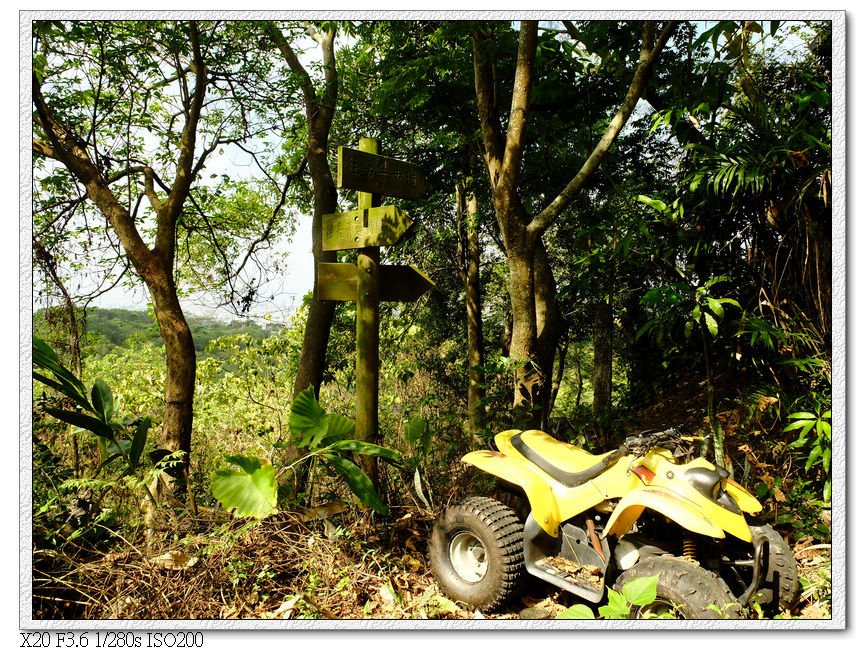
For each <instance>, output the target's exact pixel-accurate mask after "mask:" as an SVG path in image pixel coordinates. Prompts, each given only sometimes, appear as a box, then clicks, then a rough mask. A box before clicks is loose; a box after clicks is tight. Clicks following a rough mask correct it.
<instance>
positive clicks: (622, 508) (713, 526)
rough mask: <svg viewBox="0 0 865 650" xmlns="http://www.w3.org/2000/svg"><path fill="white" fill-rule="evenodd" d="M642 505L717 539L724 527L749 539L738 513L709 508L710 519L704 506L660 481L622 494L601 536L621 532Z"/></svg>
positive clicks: (637, 513) (636, 515)
mask: <svg viewBox="0 0 865 650" xmlns="http://www.w3.org/2000/svg"><path fill="white" fill-rule="evenodd" d="M646 508H650V509H651V510H655V511H656V512H659V513H661V514H662V515H664V516H665V517H667V518H669V519H672V520H673V521H675V522H676V523H677V524H679V525H680V526H682V528H685V529H686V530H690V531H692V532H694V533H697V534H699V535H706V536H708V537H717V538H719V539H720V538H723V537H725V531H726V532H727V533H730V534H732V535H735V536H736V537H738V538H739V539H742V540H744V541H746V542H750V541H751V530H750V529H749V528H748V524H747V523H746V522H745V518H744V517H742V515H740V514H735V513H733V512H730V511H728V510H724V509H723V508H721V507H720V506H719V507H717V508H712V513H711V514H712V518H711V519H710V518H709V517H708V516H707V515H706V509H705V507H704V506H702V505H700V504H697V503H695V502H693V501H691V500H689V499H686V498H684V497H683V496H682V495H681V494H679V493H677V492H674V491H673V490H670V489H668V488H665V487H663V486H660V485H646V486H643V487H640V488H637V489H635V490H633V491H631V492H629V493H628V494H626V495H625V496H623V497H622V499H621V501H619V504H618V505H617V506H616V509H615V510H613V513H612V514H611V515H610V519H609V521H608V522H607V525H606V527H605V528H604V532H603V536H604V537H606V536H607V535H616V536H621V535H624V534H625V533H627V532H628V531H629V530H630V529H631V526H633V525H634V523H636V521H637V519H639V518H640V515H642V514H643V510H645V509H646Z"/></svg>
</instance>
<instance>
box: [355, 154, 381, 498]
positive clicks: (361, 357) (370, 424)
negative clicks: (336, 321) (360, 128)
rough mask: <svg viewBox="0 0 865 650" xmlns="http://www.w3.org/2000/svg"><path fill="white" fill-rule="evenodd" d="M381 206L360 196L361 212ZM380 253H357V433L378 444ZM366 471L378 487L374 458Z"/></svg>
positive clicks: (365, 461) (366, 461) (374, 249)
mask: <svg viewBox="0 0 865 650" xmlns="http://www.w3.org/2000/svg"><path fill="white" fill-rule="evenodd" d="M358 148H359V149H360V150H361V151H364V152H367V153H371V154H377V153H378V140H376V139H373V138H361V139H360V143H359V147H358ZM380 204H381V199H380V195H378V194H371V193H369V192H358V193H357V207H358V210H361V211H363V210H368V209H369V208H373V207H378V206H379V205H380ZM379 262H380V252H379V248H378V246H371V247H368V248H360V249H358V252H357V270H358V276H357V366H356V381H357V394H356V406H355V427H356V428H355V433H356V435H357V438H358V440H366V441H369V442H374V443H378V442H379V440H378V376H379V368H378V363H379V356H378V345H379V287H380V269H379ZM361 462H362V468H363V470H364V471H365V472H366V473H367V475H368V476H369V477H370V479H371V480H372V482H373V484H374V485H376V486H378V473H377V471H376V464H375V458H374V457H373V456H362V457H361Z"/></svg>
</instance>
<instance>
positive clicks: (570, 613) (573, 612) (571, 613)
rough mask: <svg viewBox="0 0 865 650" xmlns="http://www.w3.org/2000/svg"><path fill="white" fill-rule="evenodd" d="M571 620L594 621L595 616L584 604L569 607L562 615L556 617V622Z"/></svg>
mask: <svg viewBox="0 0 865 650" xmlns="http://www.w3.org/2000/svg"><path fill="white" fill-rule="evenodd" d="M571 619H581V620H594V619H595V615H594V613H593V612H592V610H591V609H589V607H588V606H587V605H583V604H582V603H578V604H576V605H572V606H571V607H568V608H567V609H566V610H565V611H563V612H562V613H561V614H559V615H558V616H556V620H571Z"/></svg>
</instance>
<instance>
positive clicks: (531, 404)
mask: <svg viewBox="0 0 865 650" xmlns="http://www.w3.org/2000/svg"><path fill="white" fill-rule="evenodd" d="M533 266H534V250H533V249H532V248H531V247H529V246H526V245H525V244H524V245H523V246H518V245H515V244H512V245H511V246H510V248H509V250H508V267H509V268H510V288H509V291H510V296H511V312H512V313H513V316H514V323H513V330H512V333H511V348H510V357H511V360H512V361H513V362H514V363H515V364H516V367H515V368H514V401H513V408H514V418H515V420H516V421H517V422H520V424H519V426H523V427H537V426H540V422H541V419H542V418H541V410H542V402H541V394H542V391H541V385H542V383H543V380H544V378H543V376H542V375H541V374H540V370H541V368H540V366H539V364H538V363H537V359H538V357H537V343H538V331H537V316H536V309H535V290H534V268H533Z"/></svg>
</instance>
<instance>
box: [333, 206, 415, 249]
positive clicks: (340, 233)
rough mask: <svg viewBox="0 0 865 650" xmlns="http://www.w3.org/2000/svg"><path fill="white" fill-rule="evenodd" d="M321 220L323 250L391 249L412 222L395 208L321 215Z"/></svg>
mask: <svg viewBox="0 0 865 650" xmlns="http://www.w3.org/2000/svg"><path fill="white" fill-rule="evenodd" d="M321 220H322V221H321V227H322V237H321V241H322V246H321V247H322V250H326V251H341V250H347V249H352V248H367V247H369V246H391V245H393V244H396V243H397V242H398V241H399V239H400V237H402V236H403V235H404V234H405V232H406V231H407V230H408V229H409V227H411V225H412V223H413V221H412V220H411V219H410V218H409V216H408V215H407V214H406V213H405V212H403V211H402V210H400V209H399V208H398V207H396V206H395V205H385V206H382V207H377V208H367V209H363V210H361V209H358V210H350V211H348V212H338V213H336V214H325V215H322V217H321Z"/></svg>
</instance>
